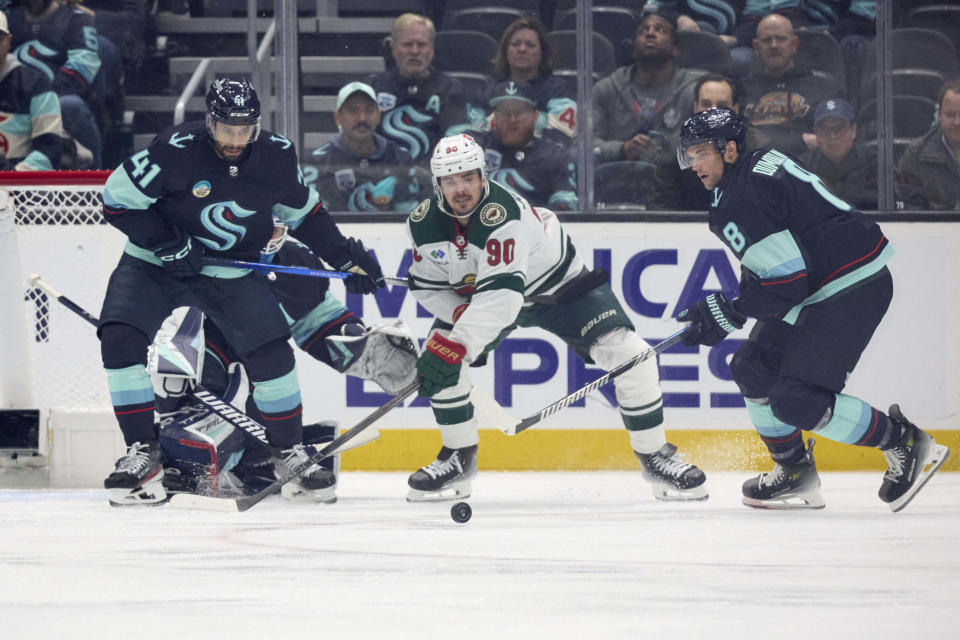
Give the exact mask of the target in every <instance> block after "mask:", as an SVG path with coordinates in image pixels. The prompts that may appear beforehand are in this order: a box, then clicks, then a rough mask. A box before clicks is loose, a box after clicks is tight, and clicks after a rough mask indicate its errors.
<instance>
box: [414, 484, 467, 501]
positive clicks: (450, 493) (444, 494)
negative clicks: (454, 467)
mask: <svg viewBox="0 0 960 640" xmlns="http://www.w3.org/2000/svg"><path fill="white" fill-rule="evenodd" d="M469 497H470V483H469V482H459V483H454V484H451V485H450V486H448V487H444V488H443V489H440V490H439V491H421V490H420V489H414V488H412V487H411V488H410V491H408V492H407V502H448V501H450V500H463V499H465V498H469Z"/></svg>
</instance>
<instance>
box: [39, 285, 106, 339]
mask: <svg viewBox="0 0 960 640" xmlns="http://www.w3.org/2000/svg"><path fill="white" fill-rule="evenodd" d="M28 282H29V284H30V286H32V287H36V288H38V289H40V290H41V291H43V292H44V293H46V294H47V295H49V296H52V297H54V298H56V300H57V302H59V303H60V304H62V305H63V306H65V307H66V308H67V309H70V311H73V312H74V313H75V314H77V315H78V316H80V317H81V318H83V319H84V320H86V321H87V322H89V323H90V324H92V325H93V326H95V327H96V326H98V325H99V324H100V320H99V318H97V317H96V316H95V315H93V314H91V313H89V312H88V311H87V310H86V309H84V308H83V307H81V306H80V305H78V304H77V303H76V302H74V301H73V300H71V299H70V298H68V297H67V296H65V295H63V294H61V293H60V292H59V291H57V290H56V289H54V288H53V285H51V284H50V283H49V282H47V281H46V280H44V279H43V278H41V277H40V276H30V279H29V281H28Z"/></svg>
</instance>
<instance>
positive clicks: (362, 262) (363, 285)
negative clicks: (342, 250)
mask: <svg viewBox="0 0 960 640" xmlns="http://www.w3.org/2000/svg"><path fill="white" fill-rule="evenodd" d="M334 266H335V267H336V269H337V271H346V272H348V273H352V274H353V275H351V276H350V277H349V278H347V279H346V280H344V285H345V286H346V287H347V291H348V292H349V293H364V294H365V293H373V292H374V291H376V290H377V289H380V288H381V287H384V286H386V284H387V282H386V280H385V279H384V277H383V271H382V270H381V269H380V263H378V262H377V259H376V258H374V257H373V256H371V255H370V254H369V253H367V250H366V248H364V246H363V242H361V241H360V240H357V239H356V238H347V260H346V262H342V263H340V264H338V265H334Z"/></svg>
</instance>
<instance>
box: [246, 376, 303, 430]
mask: <svg viewBox="0 0 960 640" xmlns="http://www.w3.org/2000/svg"><path fill="white" fill-rule="evenodd" d="M253 401H254V402H255V403H256V405H257V409H259V410H260V414H261V416H262V417H263V426H265V427H266V428H267V433H268V435H269V438H270V442H271V443H272V444H273V445H274V446H277V447H280V448H281V449H289V448H290V447H292V446H293V445H295V444H297V443H299V442H300V441H301V439H302V437H303V434H302V427H303V423H302V420H303V405H302V404H300V383H299V382H298V381H297V368H296V367H294V368H293V369H292V370H291V371H289V372H288V373H286V374H284V375H282V376H280V377H279V378H274V379H272V380H263V381H261V382H257V381H256V380H254V381H253Z"/></svg>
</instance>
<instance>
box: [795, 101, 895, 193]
mask: <svg viewBox="0 0 960 640" xmlns="http://www.w3.org/2000/svg"><path fill="white" fill-rule="evenodd" d="M813 133H814V135H816V137H817V146H816V148H815V149H810V150H809V151H807V152H806V153H804V154H803V155H801V156H800V161H801V162H803V164H805V165H806V166H807V168H808V169H810V171H812V172H814V173H815V174H817V175H818V176H820V179H821V180H823V183H824V184H825V185H827V187H829V189H830V191H832V192H833V193H835V194H836V195H838V196H840V197H841V198H842V199H844V200H846V201H847V202H849V203H850V204H852V205H853V206H855V207H856V208H857V209H864V210H868V209H876V208H877V154H876V152H875V151H870V150H868V149H867V148H866V147H865V146H863V145H862V144H860V143H859V142H858V141H857V123H856V121H855V117H854V113H853V106H852V105H851V104H850V103H849V102H847V101H846V100H844V99H843V98H830V99H829V100H824V101H823V102H821V103H820V104H818V105H817V108H816V111H815V112H814V116H813Z"/></svg>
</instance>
